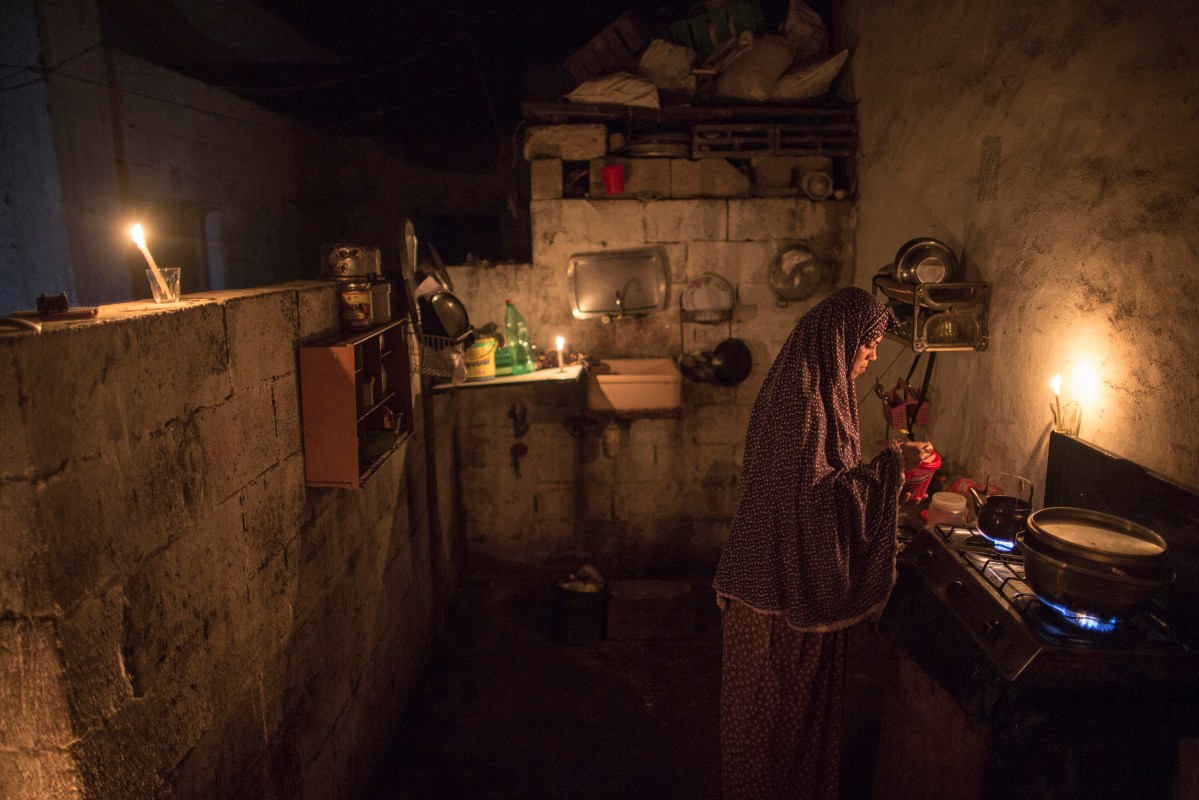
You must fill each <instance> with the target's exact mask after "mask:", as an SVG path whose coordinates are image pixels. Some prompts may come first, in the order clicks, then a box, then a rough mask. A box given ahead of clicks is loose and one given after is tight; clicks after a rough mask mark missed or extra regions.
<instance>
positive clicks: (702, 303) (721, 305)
mask: <svg viewBox="0 0 1199 800" xmlns="http://www.w3.org/2000/svg"><path fill="white" fill-rule="evenodd" d="M679 303H680V305H681V306H682V309H683V311H684V312H686V315H687V321H689V322H723V321H725V320H727V319H728V318H729V315H730V313H731V312H732V310H733V287H732V285H731V284H729V282H728V281H727V280H725V279H724V278H722V277H721V276H720V275H717V274H716V273H714V272H705V273H704V274H702V275H700V276H699V277H697V278H695V279H693V280H692V281H691V282H689V283H688V284H687V288H685V289H684V290H683V293H682V295H681V296H680V297H679Z"/></svg>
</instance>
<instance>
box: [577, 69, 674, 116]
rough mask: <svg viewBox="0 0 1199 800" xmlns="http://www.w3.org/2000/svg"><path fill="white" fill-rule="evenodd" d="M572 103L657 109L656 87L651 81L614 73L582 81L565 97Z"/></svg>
mask: <svg viewBox="0 0 1199 800" xmlns="http://www.w3.org/2000/svg"><path fill="white" fill-rule="evenodd" d="M566 99H567V100H569V101H571V102H572V103H609V104H612V105H618V106H643V107H645V108H659V107H660V104H659V101H658V87H657V86H654V84H653V81H650V80H649V79H647V78H642V77H639V76H637V75H631V74H629V73H628V72H616V73H613V74H612V75H605V76H604V77H602V78H596V79H595V80H593V81H584V82H583V83H581V84H579V85H578V87H577V88H575V90H574V91H572V92H571V93H570V94H568V95H566Z"/></svg>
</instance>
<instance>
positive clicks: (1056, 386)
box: [1050, 375, 1062, 396]
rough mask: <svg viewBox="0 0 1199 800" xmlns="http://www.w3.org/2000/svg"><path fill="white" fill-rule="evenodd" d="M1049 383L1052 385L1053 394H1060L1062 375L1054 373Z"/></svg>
mask: <svg viewBox="0 0 1199 800" xmlns="http://www.w3.org/2000/svg"><path fill="white" fill-rule="evenodd" d="M1050 383H1051V384H1052V385H1053V394H1054V395H1055V396H1056V395H1060V394H1061V393H1062V376H1061V375H1054V376H1053V380H1051V381H1050Z"/></svg>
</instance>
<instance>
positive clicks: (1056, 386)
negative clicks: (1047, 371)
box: [1050, 375, 1062, 425]
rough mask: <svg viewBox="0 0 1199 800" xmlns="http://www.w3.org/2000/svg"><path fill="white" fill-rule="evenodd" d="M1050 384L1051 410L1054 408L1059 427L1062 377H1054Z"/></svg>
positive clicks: (1060, 421)
mask: <svg viewBox="0 0 1199 800" xmlns="http://www.w3.org/2000/svg"><path fill="white" fill-rule="evenodd" d="M1050 383H1051V384H1053V408H1054V411H1055V413H1056V414H1057V423H1058V425H1061V424H1062V376H1061V375H1054V376H1053V380H1052V381H1050Z"/></svg>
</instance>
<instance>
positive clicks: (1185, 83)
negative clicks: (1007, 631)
mask: <svg viewBox="0 0 1199 800" xmlns="http://www.w3.org/2000/svg"><path fill="white" fill-rule="evenodd" d="M843 11H844V20H843V24H839V25H837V26H836V27H837V29H839V30H841V31H843V32H845V33H846V34H847V35H848V36H849V40H848V41H847V42H846V44H847V45H848V46H850V47H852V49H853V52H854V57H853V62H852V64H851V65H850V71H851V73H852V77H853V78H854V80H853V85H854V87H855V90H854V91H855V96H854V97H853V98H852V99H853V100H854V101H855V103H856V105H857V107H858V109H859V114H858V119H859V127H860V139H861V149H862V157H861V158H860V159H859V165H858V166H859V178H860V193H861V200H860V203H859V219H860V222H859V226H858V251H859V254H860V260H859V264H860V268H859V271H858V274H857V276H856V280H857V283H858V284H859V285H869V281H870V278H871V275H872V274H873V273H875V272H876V271H877V270H878V268H879V267H880V266H881V265H883V264H886V263H888V262H889V261H890V260H891V259H892V258H893V257H894V255H895V252H896V249H897V248H898V247H899V246H900V245H901V244H902V243H903V242H905V241H907V240H908V239H910V238H913V237H916V236H926V235H927V236H934V237H936V238H939V239H941V240H942V241H944V242H946V243H947V244H949V245H950V246H951V247H954V248H955V249H956V250H957V251H958V252H960V253H963V254H964V256H965V261H966V267H967V270H968V274H969V279H971V280H985V281H989V282H991V284H992V287H993V288H992V294H991V319H990V325H989V333H990V345H989V347H988V349H987V351H986V352H985V353H946V354H944V356H943V357H941V358H939V360H938V361H937V366H936V374H935V375H934V378H933V381H932V383H933V387H932V390H931V391H932V397H933V406H934V415H935V418H934V422H933V425H932V429H931V432H930V436H931V438H932V440H933V441H934V443H936V444H937V445H938V448H939V449H940V451H941V452H942V453H943V454H944V456H947V457H948V458H947V459H945V460H946V461H947V462H948V464H949V466H950V467H951V468H952V469H954V470H961V471H963V472H966V473H968V474H970V475H972V476H975V477H977V478H979V479H980V480H981V479H982V478H984V477H985V475H986V474H987V472H989V471H991V470H1003V471H1009V472H1016V473H1019V474H1023V475H1028V476H1030V477H1031V478H1032V479H1033V480H1034V481H1040V480H1043V478H1044V475H1045V468H1046V459H1047V448H1048V431H1049V427H1050V421H1051V417H1050V410H1049V406H1050V403H1051V402H1052V400H1053V394H1052V389H1051V387H1050V380H1051V378H1052V377H1053V376H1054V375H1055V374H1061V375H1062V378H1063V386H1062V398H1061V399H1062V402H1067V401H1069V400H1078V401H1079V402H1080V404H1081V406H1082V409H1083V418H1082V429H1081V432H1080V436H1081V438H1083V439H1086V440H1088V441H1091V442H1095V443H1096V444H1098V445H1099V446H1101V447H1103V448H1105V449H1107V450H1110V451H1112V452H1115V453H1118V454H1119V455H1121V456H1123V457H1126V458H1130V459H1132V460H1134V461H1137V462H1139V463H1141V464H1144V465H1146V466H1148V467H1149V468H1151V469H1154V470H1156V471H1158V472H1161V473H1163V474H1165V475H1167V476H1169V477H1170V478H1172V479H1174V480H1176V481H1178V482H1180V483H1182V484H1183V485H1187V486H1195V485H1196V484H1197V481H1196V478H1195V476H1196V474H1199V377H1197V374H1196V372H1195V371H1194V370H1192V369H1188V368H1181V369H1180V368H1179V366H1178V365H1182V364H1187V363H1189V362H1190V361H1191V359H1192V355H1191V354H1192V353H1193V352H1194V351H1195V350H1196V348H1199V325H1195V324H1194V316H1195V309H1196V307H1197V306H1199V271H1196V269H1195V267H1194V265H1195V261H1196V253H1197V252H1199V195H1197V194H1196V192H1195V186H1196V185H1199V151H1196V149H1195V148H1194V147H1189V146H1187V145H1186V144H1184V142H1189V141H1190V140H1191V139H1192V138H1193V135H1194V120H1195V114H1196V107H1197V105H1196V99H1195V98H1196V95H1195V93H1194V91H1193V89H1192V87H1193V86H1194V85H1196V80H1197V79H1199V18H1197V17H1196V15H1195V14H1194V13H1193V11H1194V9H1193V7H1192V5H1191V4H1188V3H1182V2H1165V3H1143V4H1142V3H1133V4H1127V5H1121V6H1119V7H1118V9H1117V10H1116V11H1115V12H1114V13H1112V14H1096V13H1094V8H1093V7H1090V6H1087V5H1085V4H1075V3H1066V4H1061V5H1058V6H1055V7H1054V8H1053V9H1044V10H1036V9H1032V8H1029V7H1026V6H1020V5H1003V6H992V7H988V8H987V9H985V10H980V9H979V8H976V7H967V6H964V5H963V6H960V7H957V8H956V9H954V10H953V11H952V12H951V13H941V12H940V11H939V10H933V9H931V8H922V9H919V10H917V9H915V8H914V7H908V8H905V9H903V10H898V9H890V8H887V9H884V8H883V7H882V6H879V5H877V4H873V3H868V2H859V1H858V0H854V1H853V2H850V3H848V4H846V5H845V7H844V9H843ZM1042 11H1043V12H1044V13H1042ZM950 31H952V32H953V36H955V37H959V36H960V37H964V38H965V39H966V40H968V41H970V42H971V43H972V44H971V48H970V51H969V52H968V53H966V52H955V53H953V54H947V55H946V56H945V57H942V56H941V55H940V54H937V55H934V54H933V51H934V50H935V47H933V46H932V45H933V43H934V42H936V41H939V40H940V39H941V38H942V37H943V36H945V35H946V34H948V33H949V32H950ZM1066 39H1068V40H1069V42H1070V46H1069V47H1068V48H1065V49H1064V50H1059V49H1058V48H1057V47H1056V46H1054V45H1053V44H1051V43H1053V42H1059V41H1064V40H1066ZM925 44H928V45H930V47H924V46H923V45H925ZM898 63H903V64H904V68H903V69H902V70H895V69H894V66H895V65H896V64H898ZM913 200H915V202H913ZM893 357H895V350H890V352H882V351H880V354H879V362H880V364H885V363H887V362H888V361H890V360H891V359H892V358H893ZM910 363H911V362H910V357H901V358H899V360H898V361H897V362H896V366H895V368H894V370H892V371H891V372H890V373H888V374H887V375H885V376H883V377H884V380H885V381H886V383H887V384H888V385H890V384H893V383H894V381H895V379H896V377H898V376H902V375H903V374H904V373H905V372H906V370H907V368H908V365H909V364H910ZM872 377H873V374H868V375H867V376H866V378H865V379H864V380H866V379H870V378H872ZM863 419H864V420H865V421H866V422H868V423H870V424H871V425H872V427H873V430H872V431H870V432H869V433H868V434H867V435H868V436H869V435H871V434H874V433H880V434H881V432H882V417H881V415H879V414H877V413H871V414H866V415H863ZM1040 501H1041V497H1040V493H1038V497H1037V498H1036V501H1035V502H1038V503H1039V502H1040Z"/></svg>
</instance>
